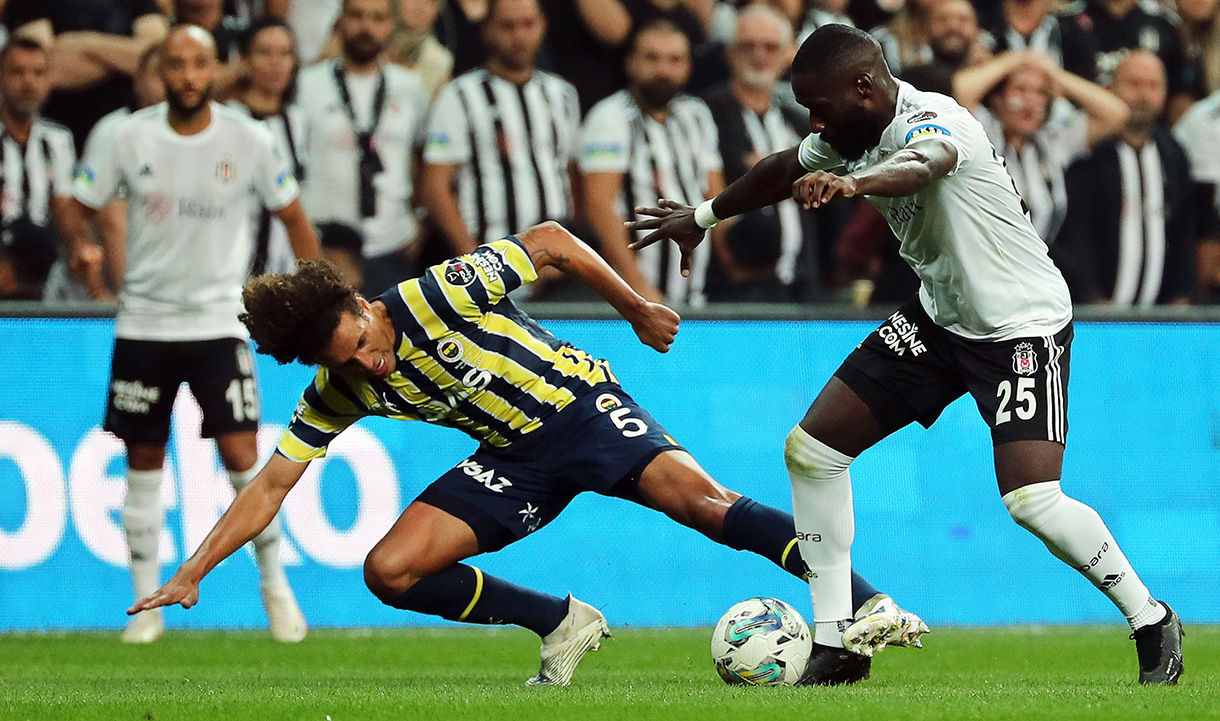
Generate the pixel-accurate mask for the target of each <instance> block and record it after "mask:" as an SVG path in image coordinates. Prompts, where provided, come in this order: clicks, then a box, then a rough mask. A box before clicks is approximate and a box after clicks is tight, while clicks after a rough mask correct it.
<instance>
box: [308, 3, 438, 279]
mask: <svg viewBox="0 0 1220 721" xmlns="http://www.w3.org/2000/svg"><path fill="white" fill-rule="evenodd" d="M335 28H336V31H337V32H338V34H339V40H340V46H341V53H340V57H338V58H336V59H334V60H328V61H326V62H323V63H319V64H317V65H314V66H313V67H310V68H306V69H305V70H304V71H302V72H301V74H300V76H299V83H298V84H299V89H298V103H299V105H300V108H301V111H302V115H303V116H304V119H305V130H306V132H305V154H306V157H307V158H308V159H309V162H308V165H307V170H308V172H307V174H306V176H305V182H304V184H303V186H302V190H301V200H302V203H303V204H304V206H305V211H306V213H308V214H309V217H310V218H311V219H313V220H314V221H326V220H332V221H338V222H341V223H346V224H347V225H350V226H352V227H358V228H360V230H361V232H362V233H363V235H364V247H363V252H364V272H363V281H364V286H363V290H364V293H365V294H366V295H369V296H370V297H372V295H377V294H379V293H381V292H382V291H384V290H385V289H386V288H388V287H390V286H391V285H394V284H396V283H398V282H400V281H402V280H404V279H406V278H410V277H412V276H413V275H415V271H416V263H415V256H414V253H415V252H416V251H417V247H416V239H417V237H416V236H417V228H418V223H417V221H416V218H415V213H414V210H413V208H412V201H413V194H414V184H415V171H414V169H413V166H414V164H415V163H414V160H413V157H414V146H415V144H416V138H417V136H418V135H419V134H420V133H421V132H422V125H423V118H424V113H425V112H426V111H427V107H428V97H427V93H426V92H425V91H424V89H423V85H422V84H421V83H420V81H419V77H418V76H417V75H416V74H415V73H413V72H411V71H410V70H407V69H405V68H402V67H399V66H397V65H393V64H390V63H387V62H385V60H384V59H383V58H382V52H383V51H384V50H385V48H386V44H387V43H388V42H389V39H390V35H391V34H392V33H393V31H394V19H393V4H392V2H391V0H345V1H344V3H343V11H342V14H341V15H340V16H339V20H338V22H337V23H336V25H335ZM370 294H371V295H370Z"/></svg>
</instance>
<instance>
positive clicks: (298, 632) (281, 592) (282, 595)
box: [262, 586, 307, 643]
mask: <svg viewBox="0 0 1220 721" xmlns="http://www.w3.org/2000/svg"><path fill="white" fill-rule="evenodd" d="M262 594H263V608H264V609H266V611H267V620H268V621H269V622H270V624H271V637H272V638H274V639H275V640H276V641H279V642H280V643H300V642H301V641H303V640H304V639H305V632H306V630H307V627H306V625H305V615H304V614H302V613H301V608H300V607H299V606H297V599H296V597H295V596H293V595H292V589H291V588H289V587H288V586H279V587H275V588H264V589H262Z"/></svg>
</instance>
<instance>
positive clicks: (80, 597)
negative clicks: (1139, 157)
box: [0, 319, 1220, 630]
mask: <svg viewBox="0 0 1220 721" xmlns="http://www.w3.org/2000/svg"><path fill="white" fill-rule="evenodd" d="M546 325H547V326H548V327H549V328H551V329H552V330H553V331H554V332H555V333H556V334H557V335H558V336H559V337H561V338H564V339H566V340H569V341H571V342H572V343H574V344H576V345H578V346H581V347H583V348H586V349H587V350H589V351H590V352H593V353H595V354H597V355H600V356H602V357H605V358H608V359H609V360H610V361H611V363H612V364H613V367H614V368H615V371H616V372H617V374H618V375H619V378H620V380H621V381H622V383H623V385H624V387H625V388H626V389H627V391H628V392H630V393H631V394H632V395H633V396H634V397H635V398H636V400H637V401H639V402H640V403H641V405H643V406H644V407H645V408H647V409H649V411H650V412H651V413H652V414H653V415H654V416H655V417H656V418H657V419H658V420H659V421H660V422H661V423H663V424H665V426H666V427H667V428H668V430H669V432H670V433H671V434H672V435H673V436H675V437H676V438H677V439H678V440H679V442H681V443H682V444H683V445H685V446H686V447H687V448H689V449H690V450H691V452H692V453H693V454H694V455H695V457H696V458H697V459H698V460H699V462H700V463H701V464H702V465H703V466H704V467H705V468H706V469H707V470H708V471H709V472H710V473H711V474H712V475H713V476H715V477H716V478H717V479H718V480H719V481H720V482H721V483H723V484H724V485H726V486H728V487H729V488H732V489H734V490H736V491H738V492H740V493H744V494H746V495H749V496H752V497H754V498H756V499H758V500H759V501H762V502H765V503H769V504H773V505H776V506H778V507H780V508H784V509H789V508H791V498H790V494H789V485H788V478H787V474H786V472H785V470H784V463H783V455H782V445H783V439H784V437H785V435H786V434H787V432H788V431H789V429H790V428H791V427H792V426H793V424H795V423H796V422H797V421H798V420H799V419H800V418H801V416H802V415H803V414H804V412H805V410H806V408H807V407H808V405H809V403H810V402H811V401H812V399H813V397H814V396H815V395H816V393H817V391H818V390H819V389H820V388H821V386H822V385H823V384H824V383H825V381H826V380H827V378H829V376H830V375H831V373H833V371H834V369H835V368H836V367H837V366H838V364H839V362H840V361H841V360H842V358H843V356H844V355H846V354H847V353H848V352H849V351H850V350H851V349H852V348H853V347H854V346H855V345H856V343H858V342H859V341H860V340H861V339H862V338H863V337H864V336H865V335H866V334H867V333H868V332H870V331H871V330H872V329H873V328H874V327H875V326H874V324H873V323H859V322H823V321H802V322H796V321H793V322H788V321H694V322H689V323H686V324H685V325H684V326H683V328H682V331H681V333H680V334H679V337H678V342H677V344H676V345H675V346H674V349H673V351H672V352H670V353H669V354H666V355H660V354H657V353H655V352H653V351H652V350H650V349H648V348H646V347H644V346H642V345H640V344H639V343H638V342H637V341H636V339H635V337H634V335H633V334H632V332H631V329H630V327H629V326H627V324H625V323H622V322H610V321H550V322H547V323H546ZM112 338H113V323H112V322H111V321H108V320H84V319H82V320H0V339H2V340H3V345H2V347H0V358H2V361H3V362H2V363H0V630H16V629H35V630H38V629H85V628H119V627H121V626H122V624H123V623H124V622H125V617H124V615H123V609H124V608H125V607H126V606H127V605H128V604H129V603H130V601H131V587H130V580H129V577H128V574H127V571H126V568H125V565H126V554H127V551H126V547H125V544H124V541H123V534H122V527H121V523H120V517H119V515H120V509H121V506H122V500H123V494H124V475H123V474H124V463H123V454H122V445H121V444H120V443H119V442H118V441H117V440H115V439H114V438H113V437H111V436H109V435H108V434H106V433H104V432H103V431H102V430H101V429H100V423H101V417H102V411H103V406H104V403H105V395H106V386H107V383H108V376H109V360H110V349H111V344H112ZM1218 346H1220V327H1216V326H1208V325H1202V324H1152V325H1147V324H1100V323H1082V324H1079V325H1078V327H1077V333H1076V342H1075V345H1074V348H1073V353H1072V373H1071V386H1070V388H1071V396H1070V411H1069V417H1070V423H1071V432H1070V435H1069V442H1068V451H1067V459H1066V466H1065V469H1064V481H1063V485H1064V489H1065V490H1066V491H1067V492H1068V493H1069V494H1071V495H1073V496H1075V497H1077V498H1080V499H1081V500H1083V501H1085V502H1087V503H1089V504H1091V505H1092V506H1094V507H1095V508H1096V509H1097V510H1098V511H1099V512H1100V513H1101V515H1102V517H1103V518H1105V519H1106V521H1107V523H1108V524H1109V525H1110V528H1111V529H1112V530H1113V531H1114V534H1115V536H1116V537H1117V538H1118V540H1119V542H1120V543H1121V544H1122V545H1123V548H1124V550H1125V551H1126V553H1127V555H1128V556H1129V557H1130V559H1131V561H1132V562H1133V563H1134V565H1135V567H1136V569H1137V571H1138V572H1139V573H1140V574H1141V575H1142V577H1143V579H1144V581H1145V582H1146V583H1147V584H1148V586H1149V587H1150V588H1151V589H1152V590H1153V592H1154V593H1155V594H1156V595H1157V596H1158V597H1160V598H1164V599H1166V600H1168V601H1170V602H1171V603H1172V604H1173V605H1174V608H1175V609H1176V610H1178V611H1179V612H1180V613H1181V614H1182V616H1183V618H1185V619H1186V620H1188V621H1193V622H1210V623H1215V622H1220V609H1218V608H1217V607H1216V606H1215V604H1214V603H1211V595H1212V594H1211V593H1209V591H1213V590H1214V589H1216V588H1218V587H1220V491H1218V490H1217V483H1218V480H1217V479H1220V474H1218V473H1217V470H1218V468H1217V460H1218V459H1220V452H1218V451H1217V445H1216V437H1217V423H1218V422H1220V416H1218V415H1217V409H1218V408H1220V406H1218V404H1217V400H1218V397H1217V393H1218V391H1217V389H1220V383H1217V378H1216V375H1217V370H1216V368H1217V363H1216V362H1215V360H1214V359H1215V358H1216V357H1217V355H1218V354H1217V350H1220V348H1218ZM258 361H259V366H258V372H259V384H260V388H261V392H262V410H263V420H264V425H263V427H262V429H261V431H260V445H261V448H262V451H263V453H264V454H267V453H269V452H270V451H271V449H272V448H273V447H274V445H275V442H276V440H277V439H278V436H279V434H280V433H281V432H282V430H283V427H284V424H285V423H286V422H287V420H288V419H289V417H290V415H291V413H292V410H293V408H294V406H295V404H296V401H297V398H298V396H299V394H300V392H301V390H302V389H303V388H304V386H305V384H306V383H307V382H308V381H309V379H310V377H311V372H310V371H309V370H308V369H305V368H302V367H300V366H290V367H282V366H277V365H276V364H275V363H274V362H273V361H271V360H270V359H269V358H265V357H262V356H259V359H258ZM199 421H200V413H199V410H198V407H197V406H195V404H194V402H193V400H192V399H191V397H190V395H189V393H187V392H186V391H185V390H184V391H183V392H182V393H181V394H180V395H179V397H178V401H177V406H176V408H175V418H174V432H173V437H172V438H171V440H170V444H169V457H168V459H167V463H166V469H165V476H164V480H163V483H162V498H163V501H164V504H165V506H166V508H167V523H166V528H165V530H164V532H163V534H162V538H161V558H162V562H163V564H164V566H163V573H164V574H165V575H166V577H168V574H170V573H172V571H173V569H174V568H175V567H176V564H177V563H179V562H181V561H182V560H183V559H184V558H185V557H186V556H187V555H189V554H190V552H191V551H193V550H194V548H195V547H196V546H197V545H198V544H199V542H200V541H201V540H202V538H203V537H204V535H205V534H206V533H207V532H208V530H209V529H210V528H211V526H212V524H213V523H214V522H215V520H216V519H217V518H218V517H219V515H220V513H222V512H223V510H224V508H225V507H226V506H227V504H228V503H229V502H230V500H231V499H232V490H231V489H230V488H229V485H228V481H227V478H226V476H225V474H224V472H223V468H222V467H221V465H220V462H219V460H218V458H217V456H216V454H215V451H214V448H213V446H212V444H211V443H210V442H208V441H204V440H201V439H200V437H199ZM474 448H475V443H474V442H473V441H472V440H470V439H469V438H467V437H465V436H463V435H462V434H460V433H458V432H457V431H452V430H446V429H441V428H433V427H428V426H426V425H424V424H422V423H403V422H395V421H389V420H385V419H370V420H366V421H362V422H361V423H360V424H358V425H357V426H355V427H353V428H352V429H350V430H349V431H347V432H345V433H344V434H343V436H341V437H340V439H339V441H337V442H336V443H335V444H334V446H333V447H332V451H331V454H330V455H329V456H328V457H327V459H325V461H323V462H318V463H315V464H313V467H312V468H311V470H310V472H309V473H308V474H307V475H306V477H305V478H304V479H303V480H302V481H301V483H300V484H299V485H298V487H297V488H295V489H294V490H293V491H292V493H291V494H289V496H288V500H287V503H286V505H285V508H284V511H283V515H284V520H285V525H286V531H287V533H286V535H287V539H288V543H287V544H285V561H286V563H287V564H288V574H289V578H290V579H291V581H292V583H293V586H294V588H295V589H296V592H297V595H298V597H299V599H300V602H301V606H302V609H303V610H304V612H305V614H306V617H307V618H308V619H309V621H310V623H311V624H312V625H315V626H403V625H419V624H431V623H435V621H434V620H433V619H431V618H425V617H422V616H418V615H415V614H410V613H406V612H403V611H397V610H394V609H391V608H388V607H385V606H382V605H381V604H380V603H378V601H377V600H376V599H375V598H373V596H372V595H371V594H370V593H368V592H367V591H366V590H365V588H364V585H363V581H362V574H361V564H362V563H363V560H364V555H365V554H366V553H367V552H368V550H369V549H370V548H371V547H372V546H373V544H374V543H375V542H376V541H377V540H378V539H379V538H380V537H381V535H382V534H383V533H384V532H385V531H386V530H387V529H388V528H389V527H390V525H391V524H392V523H393V522H394V520H395V519H396V518H397V516H398V514H399V513H400V512H401V510H402V508H403V507H404V506H405V505H406V503H408V502H409V501H410V500H411V499H412V498H413V497H414V496H415V495H416V494H418V493H419V492H420V491H421V490H422V489H423V488H424V487H425V486H426V485H427V484H428V483H430V482H431V481H432V480H433V479H434V478H436V477H437V476H438V475H439V474H441V473H442V472H443V471H444V470H446V469H448V468H450V467H452V466H453V465H455V464H456V463H458V462H459V461H461V460H462V459H463V458H465V456H466V455H467V454H469V453H470V452H472V451H473V450H474ZM852 475H853V480H854V487H855V507H856V542H855V546H854V549H853V560H854V563H855V566H856V568H857V569H858V570H859V571H861V572H862V573H863V574H865V576H866V577H868V578H869V579H870V580H872V582H873V583H874V584H875V585H877V586H878V587H880V588H882V589H884V590H886V591H888V592H890V593H891V594H892V595H894V596H895V597H896V598H897V599H898V600H899V602H900V603H902V604H903V605H906V606H909V607H910V608H912V609H913V610H916V611H918V612H919V613H921V614H923V615H924V616H925V618H927V619H928V620H929V621H930V622H931V623H933V624H957V625H977V624H1012V623H1078V622H1104V623H1121V622H1122V619H1121V617H1120V616H1119V615H1118V613H1117V611H1115V610H1114V609H1113V608H1112V607H1111V606H1110V604H1109V602H1108V601H1106V599H1105V598H1104V597H1102V595H1101V594H1100V593H1098V592H1097V591H1096V590H1095V589H1093V588H1092V587H1091V586H1090V584H1089V583H1088V582H1087V581H1085V580H1084V579H1083V578H1082V577H1080V576H1079V575H1078V574H1077V573H1076V572H1075V571H1073V570H1071V569H1069V568H1067V567H1066V566H1064V565H1063V564H1061V563H1059V562H1058V561H1057V560H1055V559H1054V558H1053V557H1052V556H1051V555H1050V554H1049V553H1048V552H1047V551H1046V549H1045V548H1043V546H1042V545H1041V543H1039V542H1038V541H1037V540H1036V539H1035V538H1033V537H1032V536H1030V535H1029V534H1028V533H1026V532H1025V531H1023V530H1022V529H1020V528H1019V527H1018V526H1017V525H1016V524H1015V523H1013V522H1012V521H1011V519H1009V517H1008V515H1007V513H1006V512H1005V510H1004V507H1003V505H1002V504H1001V503H1000V500H999V494H998V493H997V491H996V487H995V479H994V476H993V474H992V468H991V445H990V439H989V436H988V433H987V429H986V427H985V426H984V424H983V423H982V421H981V420H980V418H979V417H978V411H977V410H976V408H975V406H974V404H973V402H971V401H970V400H969V399H968V398H967V399H963V400H959V401H958V402H957V403H956V404H954V405H953V406H952V407H951V408H950V409H949V410H948V411H946V413H945V414H944V415H943V416H942V417H941V419H940V421H939V422H938V423H937V424H936V425H935V426H934V427H933V428H932V429H931V430H927V431H925V430H923V429H922V428H919V427H914V428H907V429H905V430H903V431H901V432H900V433H898V434H896V435H895V436H893V437H892V438H890V439H887V440H886V441H885V442H883V443H882V444H881V445H879V446H878V447H877V448H875V449H873V450H872V451H870V452H869V453H866V454H864V455H863V456H862V457H861V458H860V459H859V460H858V461H856V463H855V464H854V465H853V466H852ZM474 563H475V564H476V565H479V566H480V567H481V568H483V569H484V570H486V571H488V572H490V573H494V574H497V575H500V576H503V577H505V578H507V579H509V580H512V581H515V582H517V583H522V584H526V585H530V586H533V587H536V588H538V589H540V590H544V591H547V592H551V593H555V594H564V593H567V592H569V591H570V592H572V593H574V594H575V595H576V596H578V597H580V598H582V599H584V600H586V601H589V602H591V603H594V604H595V605H597V606H599V607H601V608H602V609H603V610H604V611H605V613H606V615H607V617H608V618H609V620H610V622H611V624H612V625H638V626H693V625H710V624H712V623H714V622H715V621H716V619H717V618H718V617H719V616H720V614H721V613H722V612H723V611H724V610H725V609H726V608H728V606H730V605H731V604H733V603H734V602H736V601H739V600H741V599H742V598H745V597H748V596H753V595H774V596H778V597H781V598H785V599H787V600H788V601H790V602H792V603H794V604H796V605H797V607H798V608H800V609H801V610H802V611H803V612H808V609H809V598H808V591H807V588H806V587H805V586H804V584H802V583H800V582H798V581H796V580H795V579H792V578H791V577H789V576H787V575H786V574H784V573H782V572H780V571H779V570H778V569H776V568H774V567H773V566H771V565H770V564H769V563H767V562H765V561H763V560H761V559H759V558H756V557H753V556H750V555H748V554H745V553H739V552H736V551H732V550H729V549H727V548H723V547H720V546H717V545H716V544H714V543H712V542H710V541H708V540H707V539H705V538H703V537H702V536H701V535H699V534H697V533H695V532H693V531H691V530H689V529H686V528H683V527H680V526H678V525H676V524H674V523H672V522H670V521H669V520H667V519H666V518H664V517H663V516H661V515H659V514H657V513H655V512H652V511H649V510H647V509H642V508H638V507H635V506H632V505H631V504H629V503H626V502H624V501H621V500H617V499H609V498H601V497H595V496H591V495H586V496H582V497H580V498H578V499H577V500H576V502H574V503H573V504H572V505H571V506H570V507H569V509H568V510H567V511H566V512H565V513H564V514H563V515H562V516H561V517H560V518H559V519H558V520H557V521H556V522H554V523H553V524H551V525H550V526H547V527H546V528H544V529H542V530H540V531H539V532H538V533H537V534H535V535H533V536H530V537H529V538H527V539H525V540H524V541H522V542H520V543H518V544H515V545H513V546H510V547H509V548H507V549H504V550H503V551H501V552H499V553H496V554H494V555H492V556H489V557H485V558H479V559H476V560H475V561H474ZM257 586H258V579H257V572H256V570H255V566H254V563H253V560H252V557H251V554H250V553H249V552H242V553H239V554H236V555H235V556H234V557H233V558H230V559H229V560H228V561H226V562H225V563H224V564H222V565H221V567H219V568H218V569H217V570H216V571H215V572H213V574H212V575H211V576H209V577H208V579H207V580H205V582H204V583H203V585H202V595H201V600H200V603H199V605H198V606H196V607H195V608H193V609H191V610H189V611H183V610H181V609H174V610H172V611H170V612H169V614H168V616H167V622H168V623H169V624H170V625H171V626H179V627H197V628H239V627H257V626H259V625H262V624H263V623H264V622H265V619H264V618H263V612H262V610H261V607H260V604H259V596H258V588H257Z"/></svg>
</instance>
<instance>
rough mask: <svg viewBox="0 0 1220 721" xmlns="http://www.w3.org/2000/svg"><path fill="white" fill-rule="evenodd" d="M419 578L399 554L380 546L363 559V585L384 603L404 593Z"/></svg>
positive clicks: (419, 575)
mask: <svg viewBox="0 0 1220 721" xmlns="http://www.w3.org/2000/svg"><path fill="white" fill-rule="evenodd" d="M421 577H422V575H421V574H419V573H416V572H414V571H413V570H412V567H411V564H410V563H409V562H408V561H407V560H406V559H404V558H402V556H401V554H398V553H395V552H393V551H389V550H386V549H384V548H382V547H380V546H378V547H375V548H374V549H373V550H372V551H369V555H368V556H366V557H365V559H364V585H366V586H368V589H369V590H370V591H372V592H373V595H374V596H376V597H377V598H379V599H381V601H382V602H384V603H389V602H390V600H391V599H393V598H396V597H398V596H400V595H402V594H403V593H406V591H407V589H409V588H411V587H412V586H414V585H415V583H416V582H417V581H419V579H420V578H421Z"/></svg>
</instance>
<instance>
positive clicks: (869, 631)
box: [843, 593, 931, 656]
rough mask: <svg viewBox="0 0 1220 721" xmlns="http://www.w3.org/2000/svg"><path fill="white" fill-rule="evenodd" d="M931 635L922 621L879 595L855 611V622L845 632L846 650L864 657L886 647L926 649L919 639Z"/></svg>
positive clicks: (844, 645)
mask: <svg viewBox="0 0 1220 721" xmlns="http://www.w3.org/2000/svg"><path fill="white" fill-rule="evenodd" d="M929 632H931V629H930V628H928V624H926V623H924V622H923V619H922V618H920V617H919V616H916V615H915V614H913V613H911V612H910V611H906V610H903V609H902V608H900V607H899V606H898V604H896V603H894V599H892V598H890V597H889V596H887V595H885V594H884V593H878V594H877V595H876V596H873V597H872V598H870V599H869V600H867V601H865V602H864V605H863V606H861V607H860V610H858V611H856V615H855V621H854V622H853V623H852V624H851V625H850V626H848V627H847V630H846V631H844V632H843V647H844V648H846V649H847V650H848V651H851V652H852V653H858V654H860V655H861V656H872V655H873V654H875V653H877V652H878V651H881V650H882V649H884V648H885V647H886V646H903V647H906V648H923V642H922V641H920V640H919V637H920V636H922V635H924V634H925V633H929Z"/></svg>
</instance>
